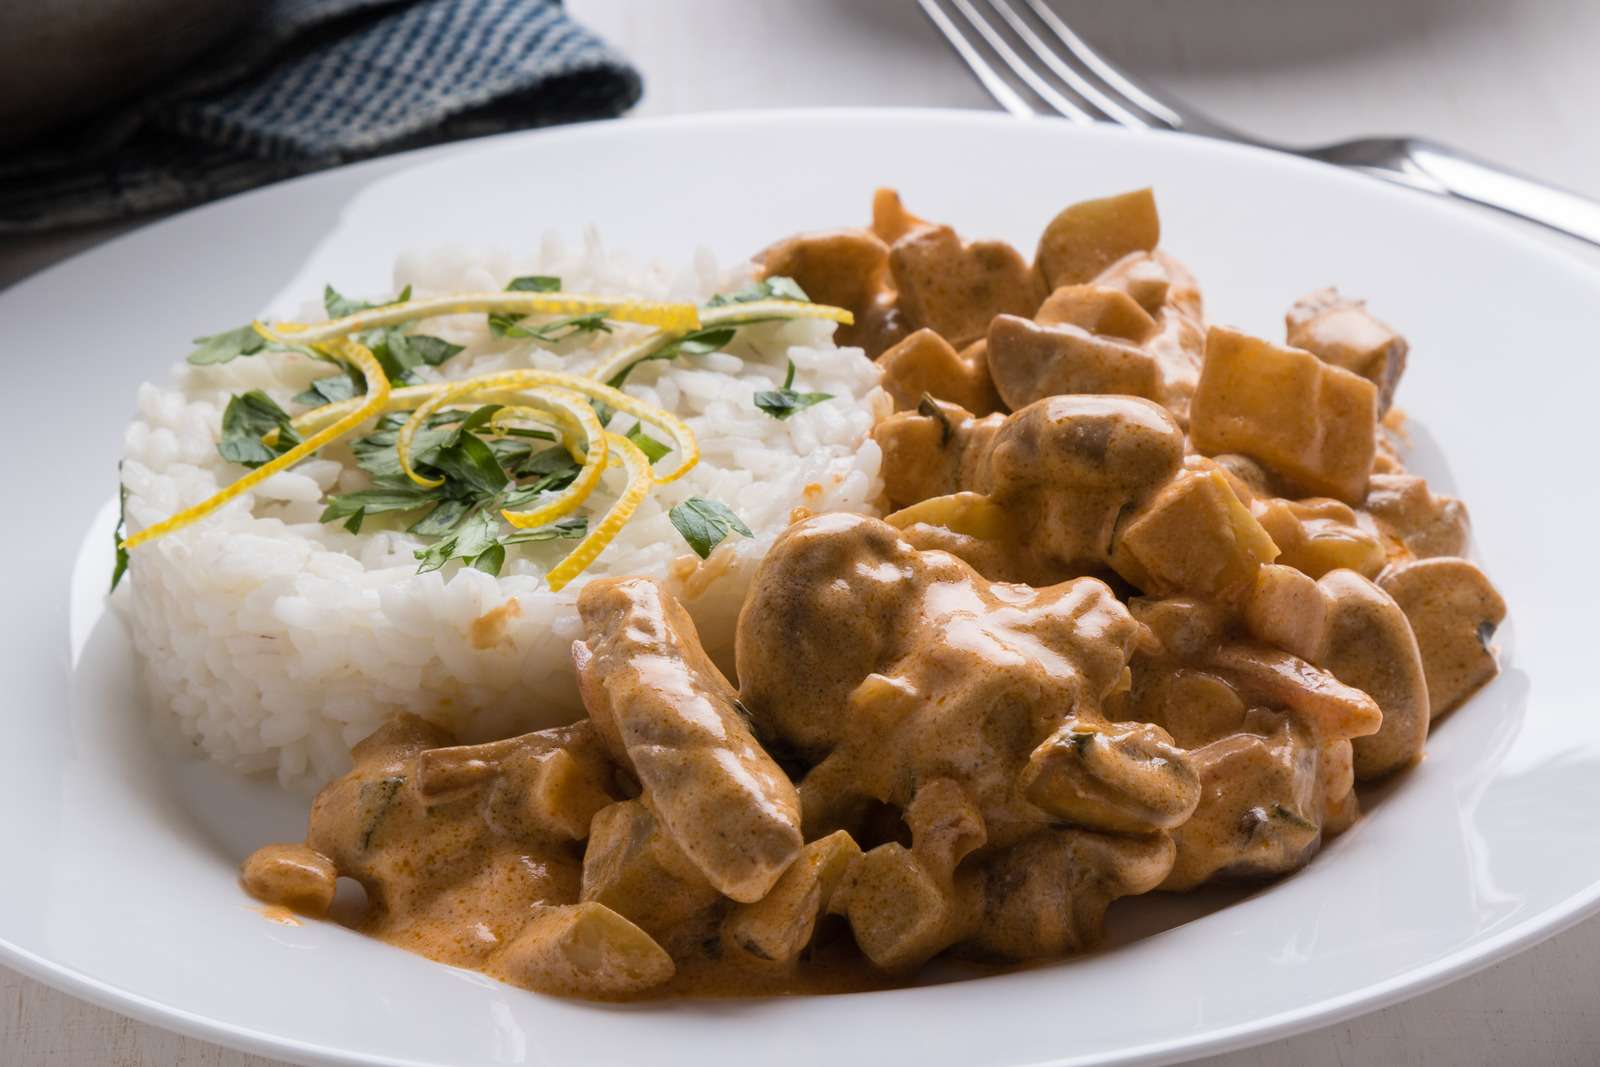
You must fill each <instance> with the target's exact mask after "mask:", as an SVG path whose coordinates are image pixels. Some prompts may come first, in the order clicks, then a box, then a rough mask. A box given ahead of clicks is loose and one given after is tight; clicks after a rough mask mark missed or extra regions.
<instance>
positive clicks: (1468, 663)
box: [1378, 556, 1506, 718]
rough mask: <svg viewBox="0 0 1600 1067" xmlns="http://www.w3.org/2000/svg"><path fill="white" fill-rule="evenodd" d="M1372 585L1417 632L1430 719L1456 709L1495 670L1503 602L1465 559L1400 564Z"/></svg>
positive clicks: (1497, 664) (1503, 612) (1502, 616)
mask: <svg viewBox="0 0 1600 1067" xmlns="http://www.w3.org/2000/svg"><path fill="white" fill-rule="evenodd" d="M1378 584H1379V585H1380V586H1381V587H1382V588H1383V590H1384V592H1386V593H1388V594H1389V595H1390V596H1392V597H1393V598H1394V600H1395V603H1396V604H1398V605H1400V610H1401V611H1403V612H1405V614H1406V618H1407V619H1409V620H1410V621H1411V629H1412V631H1413V632H1414V633H1415V634H1416V635H1417V648H1418V649H1419V650H1420V651H1421V653H1422V668H1423V671H1424V673H1425V674H1426V675H1427V679H1428V707H1429V714H1430V715H1431V716H1432V717H1433V718H1438V717H1439V716H1441V715H1444V714H1445V713H1446V712H1449V711H1452V710H1453V709H1455V708H1457V707H1459V706H1460V705H1461V703H1462V701H1464V700H1466V699H1467V698H1468V697H1469V696H1471V695H1472V694H1473V693H1475V692H1477V691H1478V689H1479V688H1480V687H1482V686H1483V685H1484V684H1485V683H1486V682H1488V681H1489V679H1491V678H1493V677H1494V676H1495V675H1496V674H1498V673H1499V671H1500V665H1499V663H1497V662H1496V660H1495V655H1494V648H1493V645H1492V643H1491V642H1492V641H1493V638H1494V632H1495V630H1496V629H1498V628H1499V626H1500V623H1501V622H1503V621H1504V620H1505V617H1506V602H1505V600H1504V599H1502V598H1501V596H1500V594H1499V592H1497V591H1496V590H1495V587H1494V586H1493V585H1491V584H1490V582H1489V579H1488V578H1486V577H1485V576H1484V573H1483V572H1482V571H1481V570H1479V569H1478V568H1477V567H1476V566H1475V565H1473V564H1472V563H1471V562H1469V561H1467V560H1464V559H1458V558H1454V557H1450V556H1441V557H1438V558H1436V559H1422V560H1416V561H1414V562H1411V563H1402V564H1399V565H1398V566H1395V567H1392V568H1390V569H1389V570H1387V571H1385V572H1384V573H1383V575H1382V576H1381V577H1380V578H1379V579H1378Z"/></svg>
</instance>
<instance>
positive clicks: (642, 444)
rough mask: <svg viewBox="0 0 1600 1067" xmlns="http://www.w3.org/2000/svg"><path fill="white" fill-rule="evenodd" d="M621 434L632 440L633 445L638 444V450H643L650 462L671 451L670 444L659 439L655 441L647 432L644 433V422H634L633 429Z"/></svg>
mask: <svg viewBox="0 0 1600 1067" xmlns="http://www.w3.org/2000/svg"><path fill="white" fill-rule="evenodd" d="M623 436H625V437H627V439H628V440H630V441H632V442H633V443H634V444H635V445H638V446H639V451H640V452H643V453H644V455H645V458H646V459H648V460H649V461H650V462H651V463H654V462H655V461H656V460H658V459H660V458H661V457H662V456H664V455H666V454H667V453H668V452H671V451H672V446H670V445H666V444H662V443H661V442H660V441H657V440H656V439H655V438H654V437H651V436H650V435H649V434H648V433H646V432H645V429H644V423H642V422H636V423H634V424H633V429H631V430H629V431H628V432H627V433H626V434H624V435H623Z"/></svg>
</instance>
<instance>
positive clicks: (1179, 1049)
mask: <svg viewBox="0 0 1600 1067" xmlns="http://www.w3.org/2000/svg"><path fill="white" fill-rule="evenodd" d="M908 120H909V121H917V122H929V123H951V122H953V123H961V124H969V125H972V126H991V125H996V126H998V125H1014V124H1016V123H1018V122H1019V121H1024V122H1030V123H1033V124H1036V125H1039V126H1043V127H1053V128H1055V129H1056V130H1057V132H1060V133H1062V134H1064V135H1065V136H1068V137H1072V136H1081V135H1088V136H1091V137H1101V136H1104V137H1113V138H1121V137H1127V138H1148V137H1150V136H1154V137H1157V138H1165V139H1177V140H1179V141H1184V142H1191V143H1194V144H1197V145H1203V148H1204V150H1206V151H1211V152H1217V153H1220V154H1222V155H1229V154H1237V155H1240V156H1243V157H1247V158H1255V159H1257V160H1268V159H1270V161H1271V165H1274V166H1282V167H1287V168H1288V169H1289V170H1291V171H1293V170H1298V169H1302V168H1304V169H1306V171H1307V173H1311V172H1319V173H1321V174H1323V175H1324V176H1325V177H1326V178H1328V179H1330V180H1336V181H1340V182H1350V183H1355V184H1359V185H1362V186H1365V187H1366V188H1367V189H1368V190H1369V191H1370V190H1373V188H1374V186H1380V187H1383V188H1382V189H1381V190H1379V191H1378V192H1377V195H1380V196H1393V197H1426V198H1427V199H1428V200H1432V201H1433V203H1432V204H1431V205H1430V206H1428V207H1426V208H1424V209H1423V210H1427V211H1439V210H1442V211H1444V212H1447V213H1450V214H1451V215H1452V216H1453V221H1454V223H1455V224H1456V225H1458V226H1465V227H1468V228H1474V229H1477V230H1478V231H1479V232H1481V233H1483V234H1485V235H1486V236H1487V237H1488V238H1490V239H1492V240H1495V241H1500V242H1510V243H1512V244H1514V245H1517V246H1519V247H1520V248H1521V249H1522V250H1523V251H1524V252H1529V253H1532V254H1533V255H1535V256H1536V257H1538V258H1542V259H1545V260H1546V261H1548V262H1549V263H1551V264H1552V265H1553V266H1555V267H1557V269H1559V270H1561V271H1564V272H1566V273H1569V274H1577V275H1581V276H1583V277H1584V278H1585V281H1587V282H1588V283H1589V284H1593V285H1600V266H1597V265H1596V264H1594V263H1592V262H1591V261H1589V260H1586V259H1585V258H1583V257H1581V256H1579V255H1577V254H1576V252H1575V251H1569V250H1567V249H1565V248H1563V247H1562V246H1561V244H1560V243H1558V242H1556V241H1553V240H1546V239H1540V238H1539V237H1536V236H1535V235H1534V232H1533V231H1531V230H1529V229H1527V228H1526V226H1527V224H1523V223H1519V222H1516V221H1514V220H1513V219H1512V218H1511V217H1510V216H1506V215H1504V214H1502V213H1500V212H1496V211H1494V210H1493V209H1489V208H1480V207H1479V206H1477V205H1472V204H1468V203H1464V202H1461V201H1454V200H1450V199H1447V198H1444V197H1440V196H1437V195H1434V194H1429V193H1426V192H1425V191H1422V190H1415V189H1410V188H1406V187H1403V186H1398V185H1394V184H1391V183H1388V182H1384V181H1382V180H1381V179H1375V178H1372V177H1370V176H1368V175H1363V174H1361V173H1358V172H1353V171H1349V170H1345V169H1344V168H1340V167H1337V166H1334V165H1331V164H1326V163H1321V162H1318V161H1315V160H1310V159H1305V158H1303V157H1298V156H1293V155H1290V154H1287V153H1282V152H1277V151H1273V150H1271V149H1266V148H1260V147H1257V146H1253V145H1245V144H1238V143H1234V142H1226V141H1220V140H1217V139H1214V138H1206V137H1201V136H1198V135H1195V134H1189V133H1182V132H1176V131H1154V130H1146V131H1133V130H1126V129H1123V128H1121V127H1116V126H1110V125H1107V124H1094V125H1093V126H1087V127H1086V126H1080V125H1078V124H1075V123H1073V122H1071V121H1069V120H1066V119H1060V118H1054V117H1046V116H1039V117H1035V118H1031V119H1025V120H1019V119H1017V118H1014V117H1012V116H1009V115H1006V114H1004V113H1002V112H992V111H981V110H970V109H958V108H897V107H870V108H862V107H804V108H773V109H750V108H745V109H733V110H727V111H714V112H695V113H686V114H678V115H667V116H650V117H642V118H627V117H623V118H616V119H605V120H596V121H592V122H582V123H574V124H570V125H565V126H557V127H547V128H539V129H531V130H517V131H510V132H506V133H498V134H492V135H488V136H484V137H476V138H469V139H465V140H461V141H454V142H450V143H447V144H442V145H431V146H426V147H422V148H417V149H412V150H409V151H406V152H400V153H395V154H392V155H386V156H381V157H377V158H374V159H368V160H362V161H359V162H354V163H349V164H345V165H342V166H338V167H333V168H329V169H327V170H322V171H317V172H313V173H310V174H305V175H300V176H297V177H294V178H290V179H287V180H285V181H281V182H274V183H272V184H269V185H266V186H262V187H259V188H256V189H250V190H246V191H244V192H241V193H237V194H234V195H232V196H228V197H223V198H220V199H218V200H214V201H210V202H207V203H204V204H200V205H196V206H194V207H191V208H188V209H185V210H182V211H178V212H175V213H173V214H171V215H169V216H166V217H164V218H161V219H159V220H155V221H152V222H149V223H145V224H143V225H138V226H136V227H134V228H132V229H130V230H128V231H127V232H125V233H121V234H118V235H116V236H115V237H112V238H110V239H108V240H106V241H103V242H100V243H99V244H96V245H93V246H91V247H88V248H85V249H81V250H79V251H77V252H75V253H74V254H72V255H70V256H67V257H65V258H63V259H61V260H59V261H57V262H55V263H52V264H49V265H48V266H45V267H43V268H42V269H40V270H37V271H34V272H33V273H31V274H29V275H27V276H25V277H23V278H21V279H18V280H17V281H15V282H14V283H13V284H11V285H10V286H8V287H7V288H6V289H5V290H3V291H0V306H3V305H6V304H11V303H12V302H14V301H17V302H26V301H27V299H28V297H29V295H30V291H31V290H32V289H33V288H34V287H35V286H39V285H48V284H50V282H51V281H53V279H54V277H55V276H56V275H57V274H58V273H60V272H63V271H68V270H70V269H72V268H73V267H74V266H76V265H77V264H79V263H80V261H83V260H86V259H88V258H90V257H94V256H96V255H100V254H103V253H104V252H105V251H106V250H107V249H109V248H111V247H113V246H118V247H120V246H121V245H123V244H124V243H125V242H129V241H135V240H139V241H143V240H150V239H151V238H152V237H155V236H156V235H157V234H159V233H160V232H161V231H162V230H163V228H166V227H169V226H176V225H178V224H182V223H185V222H188V221H192V220H193V219H194V218H196V217H197V216H202V215H204V214H207V213H211V212H222V211H229V210H232V209H233V208H234V207H235V206H236V205H239V204H243V203H249V202H250V201H252V200H253V199H255V198H259V197H271V196H274V195H277V194H279V193H280V192H281V191H282V190H284V189H285V188H300V187H302V186H303V184H307V183H317V182H319V181H323V180H326V179H328V178H329V177H330V176H331V175H347V174H350V173H352V172H367V171H371V172H381V171H383V170H386V169H391V168H393V169H400V168H406V167H411V166H415V165H417V164H421V163H426V162H428V161H430V160H436V159H440V158H443V157H446V156H448V155H451V154H454V153H458V152H471V151H477V150H480V149H483V148H486V147H489V146H493V145H507V144H509V143H512V142H521V141H529V140H535V139H539V140H566V139H580V138H596V137H600V138H604V137H608V136H616V135H617V134H618V132H619V131H625V130H631V129H654V128H661V127H668V128H670V127H680V126H688V127H706V126H720V125H733V126H737V125H740V124H743V123H751V122H760V123H763V124H773V123H814V122H818V121H852V122H853V121H862V122H873V121H878V122H882V121H899V122H905V121H908ZM1335 174H1336V175H1337V176H1336V177H1335ZM1596 913H1600V880H1596V881H1595V882H1594V883H1593V884H1591V885H1590V886H1588V887H1586V888H1585V889H1584V890H1582V891H1580V892H1577V893H1573V894H1571V895H1570V896H1569V897H1567V898H1566V899H1565V900H1563V901H1561V902H1559V903H1557V904H1555V905H1552V906H1550V907H1547V908H1545V909H1544V910H1542V911H1541V912H1539V913H1538V914H1536V915H1532V916H1529V917H1526V918H1524V919H1522V920H1520V921H1518V922H1517V923H1515V924H1514V925H1512V926H1509V927H1507V928H1506V929H1503V930H1500V931H1498V932H1496V933H1494V934H1492V935H1489V936H1486V937H1484V938H1482V939H1481V940H1479V941H1476V942H1474V943H1473V944H1470V945H1468V946H1465V947H1462V948H1459V949H1456V950H1454V951H1451V952H1449V953H1447V954H1445V955H1443V956H1441V957H1440V958H1438V959H1436V960H1433V961H1430V962H1428V963H1424V964H1420V965H1418V966H1415V967H1412V968H1410V969H1407V970H1405V971H1402V972H1400V973H1398V974H1395V975H1392V976H1391V977H1389V978H1387V979H1384V980H1382V981H1380V982H1376V983H1373V984H1371V985H1369V986H1367V987H1365V988H1363V989H1359V990H1356V991H1352V992H1349V993H1345V994H1342V995H1338V996H1332V997H1327V998H1324V999H1322V1000H1317V1001H1314V1002H1312V1003H1310V1004H1307V1005H1304V1006H1302V1007H1299V1008H1296V1009H1292V1010H1288V1011H1282V1012H1278V1013H1277V1014H1275V1015H1271V1016H1266V1017H1264V1018H1260V1019H1257V1020H1254V1021H1251V1022H1245V1023H1237V1024H1234V1025H1233V1026H1230V1027H1227V1028H1225V1029H1221V1030H1214V1031H1211V1032H1209V1033H1207V1034H1206V1035H1205V1036H1201V1037H1195V1038H1181V1037H1180V1038H1172V1039H1168V1040H1164V1041H1158V1042H1153V1043H1150V1044H1145V1045H1136V1046H1129V1047H1126V1048H1122V1049H1117V1050H1115V1051H1113V1052H1110V1053H1107V1054H1104V1055H1091V1056H1090V1057H1087V1058H1085V1057H1074V1056H1073V1055H1071V1054H1067V1055H1063V1056H1060V1057H1052V1058H1049V1059H1042V1060H1034V1061H1032V1064H1031V1065H1030V1067H1033V1065H1036V1067H1074V1065H1078V1064H1087V1063H1097V1064H1115V1065H1134V1064H1164V1063H1172V1062H1176V1061H1179V1060H1188V1059H1192V1058H1197V1057H1203V1056H1208V1055H1215V1054H1219V1053H1224V1052H1228V1051H1233V1050H1238V1049H1243V1048H1249V1047H1252V1046H1255V1045H1259V1044H1263V1043H1266V1042H1270V1041H1274V1040H1279V1039H1282V1038H1285V1037H1290V1036H1293V1035H1296V1034H1300V1033H1305V1032H1307V1031H1310V1030H1314V1029H1318V1028H1321V1027H1325V1026H1330V1025H1335V1024H1337V1023H1339V1022H1343V1021H1345V1020H1348V1019H1350V1018H1353V1017H1356V1016H1359V1015H1363V1014H1367V1013H1369V1012H1372V1011H1377V1010H1380V1009H1382V1008H1384V1007H1388V1006H1390V1005H1393V1004H1398V1003H1401V1002H1403V1001H1406V1000H1409V999H1411V998H1413V997H1416V996H1420V995H1422V994H1424V993H1427V992H1430V991H1432V990H1435V989H1438V988H1440V987H1442V986H1444V985H1447V984H1449V983H1451V982H1454V981H1456V980H1459V979H1461V978H1465V977H1467V976H1469V975H1471V974H1474V973H1476V972H1478V971H1480V970H1483V969H1485V968H1487V967H1489V966H1492V965H1494V964H1496V963H1499V962H1501V961H1503V960H1504V959H1506V958H1508V957H1510V956H1512V955H1515V954H1517V953H1519V952H1522V951H1525V950H1527V949H1529V948H1532V947H1534V946H1535V945H1537V944H1539V943H1541V942H1543V941H1545V940H1548V939H1550V938H1553V937H1555V936H1558V935H1560V934H1561V933H1563V932H1565V931H1567V930H1569V929H1571V928H1572V927H1573V926H1575V925H1577V924H1578V923H1579V922H1582V921H1583V920H1584V919H1586V918H1589V917H1590V916H1592V915H1594V914H1596ZM0 964H4V965H5V966H7V967H10V968H12V969H14V970H16V971H17V972H19V973H21V974H23V975H25V976H27V977H29V978H31V979H34V980H37V981H39V982H41V983H43V984H45V985H47V986H50V987H51V988H54V989H57V990H60V991H62V992H64V993H67V994H68V995H71V996H75V997H78V998H80V999H82V1000H85V1001H88V1002H89V1003H91V1004H94V1005H96V1006H98V1007H101V1008H105V1009H108V1010H112V1011H116V1012H119V1013H121V1014H124V1015H127V1016H129V1017H131V1018H134V1019H136V1020H139V1021H141V1022H143V1023H147V1024H150V1025H154V1026H158V1027H160V1028H163V1029H167V1030H170V1031H174V1032H177V1033H180V1034H184V1035H186V1036H191V1037H195V1038H199V1039H201V1040H207V1041H211V1042H214V1043H216V1044H219V1045H222V1046H225V1047H228V1048H232V1049H235V1050H238V1051H243V1052H248V1053H251V1054H255V1055H263V1056H269V1057H276V1058H280V1059H288V1060H292V1061H293V1062H297V1063H303V1064H316V1065H318V1067H321V1065H333V1067H342V1065H355V1067H379V1065H395V1067H430V1061H423V1060H415V1059H409V1058H407V1059H395V1058H393V1057H377V1056H374V1055H372V1054H370V1053H364V1052H359V1051H350V1050H347V1049H340V1048H335V1047H331V1046H328V1045H325V1044H321V1043H315V1042H307V1041H303V1040H300V1039H297V1038H293V1037H288V1036H282V1035H279V1034H275V1033H271V1032H267V1031H263V1030H259V1029H255V1028H252V1027H248V1026H241V1025H237V1024H233V1023H228V1022H223V1021H219V1020H217V1019H214V1018H212V1017H209V1016H207V1015H204V1014H200V1013H196V1012H193V1011H190V1010H188V1009H185V1008H183V1007H180V1006H178V1005H176V1004H171V1003H168V1002H166V1001H163V1000H159V999H155V998H152V997H149V996H146V995H144V994H141V993H137V992H135V991H133V990H131V989H128V988H126V987H125V986H122V985H119V984H116V983H113V982H108V981H105V980H102V979H99V978H96V977H95V976H93V975H92V974H89V973H87V972H85V971H83V970H81V969H79V968H76V967H72V966H68V965H63V964H59V963H56V962H54V961H52V960H50V959H48V958H46V957H44V956H42V955H39V954H37V953H35V952H33V951H30V950H28V949H25V948H23V947H22V946H20V945H18V944H15V943H13V942H11V941H10V940H8V939H7V938H6V937H5V936H4V935H3V934H0Z"/></svg>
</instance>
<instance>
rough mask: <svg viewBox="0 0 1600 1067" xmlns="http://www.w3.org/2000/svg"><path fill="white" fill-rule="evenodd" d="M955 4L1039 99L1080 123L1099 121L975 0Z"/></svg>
mask: <svg viewBox="0 0 1600 1067" xmlns="http://www.w3.org/2000/svg"><path fill="white" fill-rule="evenodd" d="M951 3H953V4H954V5H955V7H956V10H957V11H960V12H961V14H962V15H964V16H965V17H966V20H967V22H969V23H970V24H971V25H972V28H973V29H975V30H977V31H978V34H979V36H981V37H982V38H983V39H984V40H985V41H986V42H988V44H989V47H990V48H991V49H993V50H994V53H995V55H997V56H999V57H1000V60H1001V62H1003V63H1004V64H1005V65H1006V66H1008V67H1010V68H1011V73H1013V74H1015V75H1016V76H1017V77H1018V78H1021V79H1022V81H1023V83H1024V84H1025V85H1027V87H1028V88H1029V89H1031V90H1033V91H1034V92H1035V93H1037V94H1038V95H1039V98H1040V99H1041V100H1043V101H1044V102H1045V103H1046V104H1049V105H1050V107H1051V108H1052V109H1053V110H1054V111H1055V112H1056V113H1057V114H1059V115H1063V116H1065V117H1067V118H1069V119H1071V120H1072V121H1073V122H1077V123H1092V122H1094V121H1095V119H1096V118H1097V116H1096V115H1095V114H1094V112H1092V111H1090V110H1087V109H1086V108H1085V107H1084V106H1083V105H1082V104H1080V103H1079V102H1078V101H1076V100H1072V99H1069V98H1068V97H1067V96H1066V95H1065V94H1063V93H1062V92H1061V91H1060V90H1058V89H1057V88H1056V87H1055V86H1053V85H1051V84H1050V82H1049V81H1047V80H1046V79H1045V78H1043V77H1041V76H1040V75H1039V72H1038V71H1036V70H1034V69H1033V67H1032V66H1031V65H1030V64H1029V63H1028V61H1027V60H1025V59H1023V58H1022V57H1021V56H1019V55H1018V54H1017V52H1016V49H1014V48H1012V47H1011V45H1010V43H1009V42H1007V41H1006V39H1005V37H1004V36H1003V35H1001V33H1000V31H999V30H997V29H995V28H994V26H993V25H992V24H991V23H990V22H989V20H988V19H986V18H984V17H983V16H982V15H980V14H978V9H977V8H975V7H973V6H972V0H951Z"/></svg>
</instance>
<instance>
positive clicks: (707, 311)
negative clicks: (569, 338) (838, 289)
mask: <svg viewBox="0 0 1600 1067" xmlns="http://www.w3.org/2000/svg"><path fill="white" fill-rule="evenodd" d="M773 319H826V320H827V321H829V322H837V323H840V324H841V325H844V326H849V325H851V324H852V323H854V322H855V321H856V319H855V316H854V315H852V314H850V312H848V311H846V310H845V309H844V308H837V307H833V306H832V305H830V304H805V303H801V302H800V301H798V300H752V301H750V302H749V303H745V304H726V305H724V306H722V307H715V308H702V309H701V310H700V326H699V327H698V328H700V329H709V328H711V327H713V326H741V325H744V324H746V323H751V322H766V321H771V320H773ZM694 328H695V327H691V329H694ZM687 332H689V331H688V330H679V331H673V330H670V329H663V330H658V331H657V332H656V333H653V334H650V335H649V336H648V337H645V338H642V339H641V340H639V341H638V342H637V343H635V344H632V345H629V346H628V347H627V348H624V349H623V350H622V351H621V352H618V353H617V354H616V355H614V356H612V357H611V358H610V359H608V360H606V361H605V362H604V363H602V364H601V365H600V366H599V367H597V368H595V369H594V370H592V371H590V372H589V377H591V378H593V379H594V380H595V381H598V382H610V381H611V379H613V378H615V377H616V376H617V375H618V374H621V373H622V372H623V371H625V370H627V369H628V368H629V367H632V366H633V365H634V364H635V363H642V362H644V361H645V360H646V359H649V358H650V357H651V356H653V355H655V354H656V353H657V352H659V351H661V350H662V349H663V348H665V347H666V346H667V345H669V344H671V343H672V342H673V341H676V340H677V339H678V338H679V337H681V336H682V335H683V334H685V333H687Z"/></svg>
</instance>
